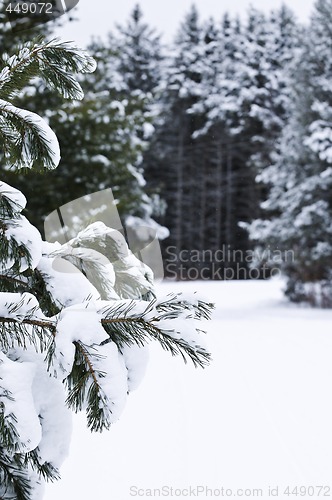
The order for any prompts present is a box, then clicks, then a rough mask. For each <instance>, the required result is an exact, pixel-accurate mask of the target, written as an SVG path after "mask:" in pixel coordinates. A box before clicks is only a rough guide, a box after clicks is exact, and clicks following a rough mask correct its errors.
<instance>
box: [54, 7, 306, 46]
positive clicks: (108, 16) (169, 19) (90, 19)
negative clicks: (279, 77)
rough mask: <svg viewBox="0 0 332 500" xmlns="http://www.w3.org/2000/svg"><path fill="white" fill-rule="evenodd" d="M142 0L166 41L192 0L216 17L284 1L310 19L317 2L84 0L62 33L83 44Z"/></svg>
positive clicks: (204, 12) (149, 19)
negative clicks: (250, 6) (71, 21)
mask: <svg viewBox="0 0 332 500" xmlns="http://www.w3.org/2000/svg"><path fill="white" fill-rule="evenodd" d="M136 3H139V4H140V5H141V7H142V9H143V13H144V17H145V19H146V21H147V22H148V23H149V24H150V25H151V26H153V27H155V28H157V31H158V32H159V33H161V34H164V37H163V39H164V41H166V42H167V41H170V40H171V39H172V37H173V35H174V34H175V32H176V30H177V27H178V25H179V23H180V21H181V20H182V19H183V17H184V15H185V14H186V12H188V10H189V9H190V6H191V5H192V3H195V4H196V6H197V7H198V10H199V12H200V15H201V18H202V19H207V18H209V17H211V16H212V17H214V18H215V19H216V20H218V19H221V16H222V14H223V13H224V12H225V11H229V12H231V13H233V14H236V13H238V14H240V15H243V14H245V12H246V10H247V9H248V7H249V5H252V6H253V7H255V8H258V9H262V10H264V11H269V10H271V9H274V8H278V7H279V6H280V5H281V4H282V3H285V4H286V5H287V6H289V7H290V8H291V9H292V10H293V11H294V12H295V13H296V15H297V17H298V19H299V20H301V21H304V22H305V21H307V20H308V18H309V15H310V12H311V10H312V7H313V5H314V0H285V1H284V2H282V0H251V1H250V0H196V1H195V2H193V0H166V1H163V0H139V1H137V0H120V1H112V0H96V1H91V0H80V2H79V5H78V8H77V17H78V18H79V20H78V21H77V22H75V23H68V24H67V26H65V27H63V28H62V29H59V30H58V33H57V34H58V36H61V38H63V39H65V40H74V41H75V42H77V43H78V44H79V45H81V46H84V45H86V44H87V43H88V42H89V40H90V37H91V36H92V35H95V36H96V35H100V36H104V35H105V34H106V33H108V32H109V31H110V30H112V29H113V27H114V24H115V23H121V24H122V23H123V22H124V21H125V20H126V19H127V18H128V16H129V14H130V12H131V10H132V9H133V7H134V5H135V4H136Z"/></svg>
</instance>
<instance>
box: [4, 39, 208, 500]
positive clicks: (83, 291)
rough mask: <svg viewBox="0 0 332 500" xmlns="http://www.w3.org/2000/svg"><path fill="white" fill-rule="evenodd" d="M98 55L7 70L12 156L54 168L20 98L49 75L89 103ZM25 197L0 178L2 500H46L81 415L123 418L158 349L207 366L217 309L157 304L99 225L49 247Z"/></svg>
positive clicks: (40, 47) (37, 57)
mask: <svg viewBox="0 0 332 500" xmlns="http://www.w3.org/2000/svg"><path fill="white" fill-rule="evenodd" d="M94 66H95V65H94V61H93V59H92V58H91V57H90V56H88V55H87V54H85V53H84V52H83V51H80V50H78V49H77V48H75V47H72V46H71V45H70V44H64V43H60V42H58V41H52V42H43V41H42V40H37V41H36V42H31V43H30V44H27V45H25V46H24V47H21V49H20V50H19V51H18V53H17V54H16V55H15V56H12V57H7V56H6V57H5V58H3V60H2V66H1V68H0V143H1V150H2V152H3V159H2V161H4V162H6V163H7V164H8V163H9V164H10V165H12V166H13V167H15V168H22V167H24V168H37V169H52V168H55V167H56V166H57V163H58V162H59V160H60V154H59V147H58V142H57V140H56V137H55V135H54V133H53V132H52V130H51V129H50V128H49V127H48V125H47V124H46V122H44V121H43V119H42V118H41V117H39V116H37V115H35V114H32V113H30V112H29V111H26V110H22V109H18V108H16V107H15V106H13V105H12V104H11V102H10V100H11V98H12V97H13V96H14V95H15V93H16V92H17V91H19V90H21V89H22V88H23V87H24V86H25V85H27V84H28V83H29V81H30V79H31V78H33V77H35V76H40V77H42V78H43V79H44V81H45V82H46V83H47V84H48V85H50V86H51V87H53V88H55V89H56V90H58V91H60V92H61V93H62V95H63V96H65V97H68V98H76V99H77V98H78V99H80V98H82V92H81V88H80V86H79V84H78V82H77V81H76V80H75V78H74V77H73V76H72V73H77V72H84V71H93V69H94ZM25 205H26V199H25V197H24V195H23V194H22V193H21V192H20V191H18V190H17V189H15V188H14V187H11V186H9V185H8V184H6V183H4V182H0V498H1V499H3V500H12V499H16V500H37V499H40V498H42V494H43V485H44V483H45V481H46V480H51V481H52V480H55V479H58V478H59V472H58V470H59V466H60V465H61V463H62V461H63V459H64V457H65V456H66V454H67V452H68V446H69V441H70V429H71V419H70V417H71V410H73V411H75V412H77V411H81V410H83V411H85V412H86V416H87V424H88V426H89V428H90V429H91V430H93V431H102V430H103V429H108V428H109V427H110V425H111V424H112V423H113V422H115V421H116V420H117V419H118V418H119V415H120V414H121V411H122V410H123V407H124V405H125V402H126V398H127V396H128V394H129V393H130V391H132V390H133V389H135V388H136V387H137V385H138V384H139V382H140V380H141V378H142V376H143V375H144V369H145V365H146V361H147V344H148V343H149V342H150V341H153V340H156V341H157V342H159V343H160V344H161V346H162V347H163V348H164V349H165V350H167V351H169V352H170V353H171V354H172V355H180V356H182V357H183V359H184V361H186V360H187V359H191V360H192V361H193V363H194V364H195V366H202V367H203V366H205V365H206V364H208V362H209V358H210V356H209V353H208V351H207V350H206V347H205V346H204V342H203V340H204V338H203V335H202V330H201V328H200V322H201V321H202V320H206V319H209V317H210V313H211V310H212V305H211V304H208V303H205V302H203V301H201V300H199V299H198V298H196V297H195V294H194V295H192V296H191V297H186V296H184V295H182V294H180V295H168V296H166V297H157V296H156V292H155V289H154V284H153V274H152V272H151V270H150V269H149V268H148V267H147V266H146V265H145V264H143V263H142V262H141V261H139V260H138V259H137V258H136V257H135V256H134V255H133V254H132V253H131V252H130V250H129V249H128V247H127V244H126V241H125V240H124V238H123V236H122V235H121V234H120V233H119V232H118V231H116V230H113V229H112V228H108V227H106V226H105V225H104V224H103V223H101V222H94V223H93V224H90V225H89V226H88V227H86V228H85V229H84V230H82V231H81V232H79V233H78V234H77V235H76V236H75V237H74V238H73V239H71V240H70V241H68V242H67V243H66V244H63V245H61V244H59V243H47V242H45V241H42V238H41V235H40V233H39V232H38V230H37V229H36V228H35V227H34V226H33V225H31V224H30V222H29V221H28V220H27V219H26V218H25V217H24V215H22V211H23V210H24V208H25Z"/></svg>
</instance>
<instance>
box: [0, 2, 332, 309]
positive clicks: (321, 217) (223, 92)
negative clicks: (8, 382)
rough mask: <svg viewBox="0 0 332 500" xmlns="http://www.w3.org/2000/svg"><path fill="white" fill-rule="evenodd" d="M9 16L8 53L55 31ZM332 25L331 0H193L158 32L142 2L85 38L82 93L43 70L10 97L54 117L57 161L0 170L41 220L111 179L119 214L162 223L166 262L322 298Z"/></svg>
mask: <svg viewBox="0 0 332 500" xmlns="http://www.w3.org/2000/svg"><path fill="white" fill-rule="evenodd" d="M1 20H2V21H1ZM5 21H6V19H5V16H4V14H2V15H0V24H1V27H0V44H1V46H2V52H3V53H4V52H6V51H9V49H10V48H12V47H13V44H17V43H19V42H20V41H22V37H23V36H26V37H28V38H31V36H32V35H34V34H37V32H38V33H40V32H42V33H44V34H45V35H47V36H52V29H53V27H52V26H51V25H50V24H49V23H48V24H47V25H44V26H42V27H38V28H36V29H35V31H36V33H29V32H26V33H25V34H24V35H23V33H19V34H17V33H16V34H14V33H11V32H10V30H8V29H7V28H6V26H7V25H6V22H5ZM331 34H332V0H318V1H317V2H316V4H315V6H314V9H313V12H312V16H311V19H310V22H309V23H308V24H307V25H305V26H304V25H302V24H301V23H299V22H298V21H297V19H296V17H295V16H294V14H293V12H292V11H291V9H290V8H288V7H287V6H286V5H284V6H283V7H281V8H280V9H277V10H274V11H271V12H270V13H269V14H265V13H263V12H261V11H259V10H257V9H255V8H250V9H249V10H248V12H247V13H246V15H243V16H241V18H240V17H232V16H230V15H229V14H228V13H225V15H224V16H223V18H222V19H221V20H220V19H212V18H211V19H209V20H202V19H201V18H200V15H199V12H198V10H197V8H196V7H195V6H193V7H192V8H191V9H190V11H189V12H188V13H187V15H186V16H185V18H184V19H183V20H182V22H181V23H180V25H179V28H178V31H177V34H176V37H175V39H174V41H173V43H172V44H168V45H166V44H164V42H163V40H162V37H161V36H159V35H158V33H157V32H156V31H155V30H154V29H153V27H150V26H149V25H148V24H147V23H146V21H145V19H144V15H143V12H142V11H141V9H140V7H139V6H136V7H135V8H134V9H133V11H132V12H131V14H130V16H129V18H128V20H127V22H126V23H124V24H123V25H121V26H118V27H117V28H116V29H114V30H113V31H112V32H111V33H110V34H109V35H108V37H107V39H105V40H104V39H97V38H96V39H94V40H92V41H91V43H90V45H89V50H90V51H91V52H92V53H93V55H94V57H95V58H96V59H97V62H98V68H97V70H96V72H95V73H93V74H89V75H86V76H84V77H81V79H80V82H81V85H82V87H83V89H84V91H85V99H84V100H83V101H82V102H80V103H77V102H75V103H74V102H71V101H68V102H65V101H63V99H62V98H59V97H58V96H55V95H53V94H52V93H51V92H50V91H47V89H42V90H43V93H40V92H39V91H40V90H41V87H40V86H41V85H42V84H41V83H39V82H38V81H37V82H36V83H35V85H34V86H32V87H30V88H29V91H28V92H25V93H24V94H22V96H20V98H19V99H18V101H19V104H20V105H22V106H26V107H29V109H31V110H35V111H36V112H38V113H39V114H41V115H43V116H46V117H47V118H48V120H49V123H50V125H51V127H52V128H53V129H54V130H55V132H56V134H57V136H58V138H59V142H60V145H61V151H62V162H61V165H60V167H59V168H58V169H57V171H54V172H52V173H51V174H48V175H47V176H44V175H39V174H36V173H32V172H31V173H29V172H28V173H25V174H24V175H23V174H19V175H18V174H15V173H13V172H11V171H10V169H9V166H8V165H5V161H3V162H2V165H3V166H2V170H3V172H2V178H3V180H4V181H6V182H9V183H10V184H13V185H15V186H16V187H18V188H19V189H23V190H24V192H25V194H27V196H28V199H29V200H30V204H29V212H28V213H27V216H28V217H29V218H30V220H32V222H33V223H34V224H36V225H37V226H39V227H40V229H41V230H42V220H43V218H44V217H45V216H47V215H48V214H49V213H50V212H51V211H53V210H54V209H56V208H57V207H59V206H61V205H62V204H64V203H67V202H69V201H71V200H73V199H75V198H78V197H79V196H82V195H84V194H88V193H91V192H94V191H97V190H100V189H104V188H107V187H111V188H112V190H113V193H114V195H115V197H116V199H117V203H118V204H117V206H118V209H119V213H120V216H121V217H122V219H123V221H124V225H125V224H126V221H127V224H128V225H130V224H137V223H139V221H140V220H143V221H144V223H145V224H146V225H150V226H151V227H153V228H156V227H157V230H158V226H156V225H155V224H154V221H157V222H158V223H159V224H160V226H159V232H160V235H161V236H162V237H165V236H166V232H165V231H164V230H162V227H163V226H165V227H166V228H168V230H169V236H168V237H167V238H164V239H163V240H162V246H163V253H164V263H165V272H166V275H169V276H171V277H176V278H178V279H196V278H198V279H199V278H201V279H229V278H230V277H231V278H234V279H236V278H240V279H245V278H248V277H249V278H250V277H254V278H257V277H260V278H264V277H268V276H270V275H271V274H274V271H275V270H276V269H282V270H283V272H284V273H285V274H286V275H287V277H288V284H287V294H288V296H289V297H290V298H291V299H292V300H295V301H300V300H307V301H309V302H311V303H312V304H316V305H323V306H328V305H331V303H332V287H331V278H332V276H331V270H330V268H331V263H332V195H331V184H332V168H331V164H332V93H331V91H332V83H331V82H332V78H331V77H332V35H331ZM133 221H134V222H133ZM135 221H136V222H135ZM200 255H201V256H202V258H200ZM206 255H210V256H211V257H210V258H209V259H207V258H203V256H206ZM290 255H291V257H290ZM193 256H195V257H194V258H193ZM286 256H287V257H286ZM253 270H255V271H256V272H255V273H253ZM250 272H251V274H250Z"/></svg>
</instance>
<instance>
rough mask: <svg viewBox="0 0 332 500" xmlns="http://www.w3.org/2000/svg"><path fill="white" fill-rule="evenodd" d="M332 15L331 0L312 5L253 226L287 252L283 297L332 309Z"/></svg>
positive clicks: (269, 242)
mask: <svg viewBox="0 0 332 500" xmlns="http://www.w3.org/2000/svg"><path fill="white" fill-rule="evenodd" d="M331 9H332V3H331V0H319V1H318V2H317V3H316V5H315V10H314V12H313V15H312V19H311V23H310V26H309V27H308V28H307V29H306V30H305V32H304V35H303V46H302V49H301V51H300V52H299V53H298V55H297V57H296V59H295V61H294V65H293V66H292V67H291V70H292V71H291V73H290V74H291V87H290V88H291V98H292V100H291V106H290V111H291V117H290V120H289V124H288V125H287V127H285V129H284V131H283V134H282V137H281V140H280V143H279V147H278V149H277V150H276V153H275V155H274V162H273V164H272V165H271V166H270V167H268V168H267V169H265V170H264V171H263V172H262V174H261V178H262V181H263V182H265V183H266V185H267V186H269V187H270V190H269V195H268V197H267V199H266V201H265V202H264V204H263V208H264V209H265V214H266V217H267V218H266V219H262V220H258V221H256V222H255V223H254V224H253V226H252V228H251V234H252V237H253V238H254V239H256V240H257V241H260V242H261V243H262V244H263V245H264V244H265V245H269V246H270V247H271V248H272V249H278V250H281V251H283V252H285V253H284V254H283V259H281V262H280V266H281V268H282V269H283V270H284V272H285V274H286V277H287V288H286V294H287V295H288V297H289V298H290V299H291V300H293V301H296V302H299V301H307V302H309V303H311V304H312V305H318V306H325V307H330V306H331V304H332V287H331V269H330V268H331V258H332V239H331V235H332V233H331V219H332V213H331V208H332V205H331V194H330V189H331V183H332V176H331V166H330V165H331V162H332V155H331V151H332V147H331V144H332V142H331V117H332V100H331V83H330V81H331V77H332V44H331V29H332V15H331ZM286 255H288V258H285V256H286ZM268 265H270V266H273V265H274V266H275V265H276V264H275V263H273V262H268Z"/></svg>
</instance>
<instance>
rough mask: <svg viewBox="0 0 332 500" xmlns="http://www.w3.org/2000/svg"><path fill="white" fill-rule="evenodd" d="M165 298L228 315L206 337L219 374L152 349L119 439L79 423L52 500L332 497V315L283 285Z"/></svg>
mask: <svg viewBox="0 0 332 500" xmlns="http://www.w3.org/2000/svg"><path fill="white" fill-rule="evenodd" d="M160 287H161V288H162V289H163V291H167V290H169V291H176V290H182V289H183V290H188V291H189V290H190V291H192V290H193V289H196V290H197V291H198V292H199V293H200V294H201V295H202V296H204V297H206V298H209V300H212V301H214V302H215V303H216V306H217V308H216V311H215V313H214V317H213V321H212V322H210V324H206V325H205V326H207V327H208V344H209V347H210V350H211V352H212V355H213V363H212V364H211V366H210V367H208V368H207V369H205V370H201V369H195V368H194V367H193V366H191V365H189V364H188V365H184V364H183V362H182V361H181V359H178V358H171V356H170V355H169V354H168V353H165V352H164V351H162V350H161V348H159V346H157V345H152V346H151V355H150V363H149V367H148V371H147V374H146V377H145V379H144V381H143V383H142V385H141V386H140V387H139V388H138V390H137V391H135V392H134V393H132V394H131V396H130V398H129V402H128V404H127V406H126V408H125V411H124V413H123V415H122V417H121V418H120V420H119V422H117V423H116V424H114V426H113V427H112V429H111V430H110V431H109V432H106V433H103V434H98V435H95V434H91V433H90V432H89V431H87V430H86V429H85V422H84V416H83V415H80V416H78V417H76V418H75V422H74V435H73V441H72V446H71V453H70V457H69V458H68V459H67V461H66V462H65V463H64V465H63V467H62V480H61V481H60V482H58V483H56V484H52V485H49V486H48V487H47V490H46V494H45V500H59V499H71V498H79V499H80V500H91V499H96V500H104V499H105V500H106V499H107V500H129V499H130V498H135V496H136V497H137V498H159V497H161V498H162V497H163V496H164V497H168V498H186V497H188V496H190V495H191V496H192V497H193V498H195V496H196V497H198V498H217V497H223V496H224V497H227V496H230V495H231V496H233V497H235V498H236V497H239V498H240V496H242V497H243V496H245V497H247V498H251V497H254V498H255V497H256V498H257V497H261V498H268V497H269V496H276V490H275V489H274V490H272V492H270V494H269V488H276V487H277V486H278V487H279V490H278V498H288V499H289V498H296V495H290V496H287V495H286V494H284V490H285V489H286V488H287V487H288V486H290V487H291V488H290V491H292V490H293V488H294V487H296V486H298V487H300V486H305V487H307V488H308V487H310V486H313V487H315V488H316V487H317V486H324V487H326V488H325V490H321V492H320V494H318V489H316V490H313V489H310V488H309V489H307V490H303V489H302V493H306V495H304V496H302V498H303V497H304V498H309V497H310V498H321V497H322V496H323V494H324V493H329V495H332V311H330V310H312V309H308V308H301V307H294V306H291V305H289V304H288V303H287V302H286V301H285V299H284V298H283V295H282V292H281V288H282V283H281V282H280V281H278V280H276V281H270V282H254V281H251V282H186V283H163V284H161V285H160ZM198 486H199V487H200V489H197V487H198ZM162 487H164V490H162ZM190 487H192V488H193V489H192V490H191V491H190V490H188V488H190ZM222 487H223V488H224V490H222ZM329 487H330V489H328V488H329ZM137 488H140V491H139V490H138V489H137ZM154 488H156V489H160V492H159V491H155V492H153V491H151V490H152V489H154ZM171 488H173V492H172V491H171ZM205 488H207V489H205ZM226 489H228V491H226ZM231 489H232V491H231ZM256 489H257V491H254V490H256ZM143 490H146V491H143ZM175 490H176V491H175ZM210 490H215V491H210ZM245 490H246V491H245ZM293 491H294V492H295V491H296V490H293ZM298 491H299V492H300V490H298ZM159 493H160V495H159ZM171 493H173V495H171ZM273 493H274V495H273ZM313 493H314V494H313ZM298 496H300V495H298Z"/></svg>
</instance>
